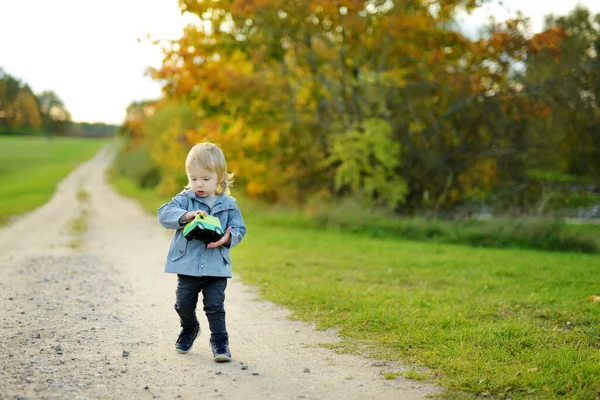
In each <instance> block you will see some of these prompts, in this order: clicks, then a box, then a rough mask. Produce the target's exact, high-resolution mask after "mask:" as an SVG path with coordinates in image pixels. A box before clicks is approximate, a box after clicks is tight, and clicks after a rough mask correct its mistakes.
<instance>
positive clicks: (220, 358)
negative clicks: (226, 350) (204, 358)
mask: <svg viewBox="0 0 600 400" xmlns="http://www.w3.org/2000/svg"><path fill="white" fill-rule="evenodd" d="M214 360H215V361H216V362H228V361H231V357H229V356H228V355H226V354H217V355H216V356H215V358H214Z"/></svg>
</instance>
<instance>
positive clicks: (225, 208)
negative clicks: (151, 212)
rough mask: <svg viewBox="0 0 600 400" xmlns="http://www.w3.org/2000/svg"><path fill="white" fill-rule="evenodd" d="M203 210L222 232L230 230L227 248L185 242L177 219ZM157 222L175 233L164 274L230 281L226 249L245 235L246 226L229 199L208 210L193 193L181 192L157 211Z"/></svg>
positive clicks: (193, 241)
mask: <svg viewBox="0 0 600 400" xmlns="http://www.w3.org/2000/svg"><path fill="white" fill-rule="evenodd" d="M196 210H204V211H206V212H207V213H208V214H209V215H214V216H215V217H218V218H219V220H220V221H221V226H222V227H223V229H224V230H225V229H227V227H231V241H230V243H229V244H227V245H223V246H219V247H215V248H212V249H208V248H206V245H205V244H204V243H203V242H201V241H200V240H189V241H188V240H187V239H186V238H185V237H184V236H183V228H184V226H182V225H180V224H179V219H180V218H181V217H182V216H183V214H185V213H186V212H188V211H196ZM158 220H159V221H160V223H161V224H162V226H164V227H165V228H167V229H176V231H175V233H174V234H173V239H172V240H171V247H170V248H169V253H168V255H167V263H166V265H165V272H168V273H172V274H182V275H190V276H221V277H227V278H231V273H232V271H231V256H230V254H229V249H230V248H231V247H233V246H235V245H237V244H238V243H239V242H240V241H241V240H242V238H243V237H244V235H245V234H246V225H245V224H244V219H243V218H242V214H241V212H240V209H239V207H238V205H237V203H236V201H235V199H234V198H233V197H231V196H227V195H225V194H222V195H220V196H218V197H217V200H216V201H215V204H214V205H213V206H212V208H211V207H209V206H208V204H206V202H205V201H204V199H203V198H202V197H200V196H198V195H197V194H196V193H194V192H193V191H192V190H189V189H187V190H183V191H182V192H181V193H179V194H178V195H176V196H175V197H173V199H172V200H171V201H170V202H169V203H166V204H163V205H162V206H160V208H159V209H158Z"/></svg>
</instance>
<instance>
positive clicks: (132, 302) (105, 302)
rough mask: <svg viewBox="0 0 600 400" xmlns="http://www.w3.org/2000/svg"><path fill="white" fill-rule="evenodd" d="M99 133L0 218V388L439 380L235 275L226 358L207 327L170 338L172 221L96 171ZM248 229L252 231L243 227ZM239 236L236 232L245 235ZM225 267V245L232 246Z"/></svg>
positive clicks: (100, 165)
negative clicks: (343, 339) (348, 338)
mask: <svg viewBox="0 0 600 400" xmlns="http://www.w3.org/2000/svg"><path fill="white" fill-rule="evenodd" d="M112 156H113V152H112V149H111V148H110V147H106V148H104V149H103V150H102V151H101V152H99V153H98V154H97V155H96V157H94V158H93V159H92V160H90V161H89V162H87V163H85V164H83V165H81V166H80V167H79V168H78V169H77V170H76V171H74V172H73V173H72V174H70V175H69V176H68V177H67V178H66V179H65V180H64V181H63V182H61V184H60V185H59V187H58V189H57V192H56V194H55V196H54V197H53V198H52V199H51V201H50V202H49V203H47V204H46V205H44V206H43V207H41V208H39V209H37V210H35V211H34V212H32V213H30V214H27V215H25V216H24V217H22V218H20V219H18V220H16V221H14V222H13V223H12V224H11V225H9V226H7V227H4V228H3V229H0V266H1V267H0V399H2V400H4V399H211V398H222V399H244V400H247V399H250V400H251V399H323V400H329V399H344V400H352V399H378V400H379V399H394V400H401V399H421V398H425V397H427V396H429V395H432V394H436V393H439V388H437V387H435V386H432V385H428V384H425V383H423V382H421V381H411V380H405V379H403V378H402V377H399V378H397V379H394V380H386V379H385V378H384V377H383V376H382V372H392V371H402V370H403V368H402V366H397V365H392V364H386V363H380V362H377V361H373V360H366V359H363V358H361V357H356V356H349V355H339V354H335V353H333V352H331V351H330V350H327V349H324V348H322V347H319V346H318V344H319V343H332V342H335V341H337V340H338V339H337V337H336V335H335V333H334V332H322V331H316V330H314V329H313V327H312V326H310V325H308V324H304V323H301V322H298V321H291V320H289V319H288V318H287V317H288V315H289V313H288V312H287V311H286V310H285V309H283V308H281V307H278V306H276V305H274V304H271V303H268V302H265V301H262V300H260V299H259V298H258V297H257V296H256V294H255V292H254V291H253V289H252V288H250V287H247V286H244V285H242V284H241V283H240V281H239V279H237V277H234V278H233V279H231V280H230V284H229V287H228V289H227V300H226V304H225V305H226V309H227V319H228V321H227V322H228V330H229V332H230V335H231V340H230V345H231V350H232V354H233V357H234V360H233V361H232V362H231V363H226V364H216V363H214V362H213V361H212V354H211V352H210V348H209V346H208V334H207V332H206V331H207V324H206V319H205V317H204V315H203V314H202V313H200V314H199V318H200V323H201V325H202V326H203V328H204V330H205V332H204V333H203V334H202V335H201V336H200V337H199V338H198V339H197V341H196V343H195V345H194V348H193V350H192V351H191V352H190V353H189V354H186V355H181V354H178V353H176V352H175V350H174V342H175V339H176V338H177V335H178V333H179V326H178V319H177V315H176V313H175V312H174V310H173V303H174V297H175V295H174V292H175V277H174V276H172V275H169V274H165V273H164V272H163V265H164V264H163V261H164V257H165V255H166V252H167V249H168V246H169V240H170V234H171V232H169V231H168V230H166V229H164V228H162V227H161V226H160V225H159V223H158V221H157V218H156V217H155V216H148V215H147V214H145V213H144V212H143V211H142V210H141V208H140V207H138V206H137V204H135V203H134V202H133V201H131V200H128V199H125V198H123V197H120V196H118V195H117V194H116V193H115V192H114V191H113V190H112V189H111V188H110V187H109V186H108V185H107V183H106V182H105V179H104V172H105V170H106V168H107V166H108V165H109V163H110V162H111V160H112ZM249 234H252V233H251V232H249ZM242 246H243V243H242ZM232 256H233V258H234V268H235V250H234V251H233V253H232Z"/></svg>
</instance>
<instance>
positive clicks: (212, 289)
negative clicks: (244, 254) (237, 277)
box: [175, 275, 228, 337]
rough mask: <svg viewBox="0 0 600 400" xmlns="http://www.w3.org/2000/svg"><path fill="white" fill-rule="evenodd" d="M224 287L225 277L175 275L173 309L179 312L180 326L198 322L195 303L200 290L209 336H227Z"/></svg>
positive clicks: (225, 285)
mask: <svg viewBox="0 0 600 400" xmlns="http://www.w3.org/2000/svg"><path fill="white" fill-rule="evenodd" d="M226 287H227V278H221V277H212V276H202V277H198V276H187V275H177V292H176V296H177V300H176V301H177V302H176V303H175V311H177V314H179V320H180V322H181V326H182V327H189V326H194V325H197V324H198V319H197V318H196V305H197V304H198V294H199V293H200V292H202V303H203V304H204V313H205V314H206V318H207V319H208V327H209V329H210V332H211V337H228V335H227V327H226V325H225V288H226Z"/></svg>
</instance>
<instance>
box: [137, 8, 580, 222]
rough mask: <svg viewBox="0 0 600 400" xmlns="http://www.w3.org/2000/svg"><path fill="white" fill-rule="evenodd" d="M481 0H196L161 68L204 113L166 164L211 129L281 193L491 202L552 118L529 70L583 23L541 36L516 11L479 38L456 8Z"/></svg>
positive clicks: (168, 90)
mask: <svg viewBox="0 0 600 400" xmlns="http://www.w3.org/2000/svg"><path fill="white" fill-rule="evenodd" d="M479 4H480V2H477V1H460V0H443V1H441V0H440V1H433V0H432V1H417V0H412V1H408V0H407V1H358V0H335V1H318V0H311V1H302V2H299V1H291V0H260V1H259V0H228V1H224V0H221V1H203V2H197V1H192V0H182V1H180V5H181V7H182V10H183V11H185V12H188V13H190V14H193V15H196V16H197V17H198V20H197V23H196V24H192V25H190V26H188V27H187V29H186V30H185V32H184V35H183V37H182V38H181V39H180V40H178V41H176V42H175V43H174V44H173V45H172V46H171V47H170V48H168V49H166V56H165V59H164V62H163V66H162V67H161V68H160V69H158V70H156V71H153V76H154V78H156V79H159V80H161V81H163V82H165V86H164V93H165V104H169V103H172V102H177V103H178V104H185V106H186V107H189V109H190V115H191V118H192V121H195V122H192V126H191V127H190V129H182V130H181V132H180V133H178V136H177V139H178V140H168V141H163V142H162V144H163V146H166V147H167V148H166V149H165V151H164V154H163V155H162V156H159V157H161V158H160V159H159V160H158V161H159V162H161V163H168V162H169V160H167V159H166V158H165V157H166V155H167V154H171V153H169V148H170V147H175V148H177V147H180V146H183V147H184V148H185V147H189V146H190V145H192V144H193V143H195V142H197V141H200V140H204V139H205V138H208V139H210V140H214V141H217V142H219V144H221V145H222V146H223V147H224V149H225V150H226V152H227V153H228V154H229V155H230V159H231V160H232V162H231V167H232V169H234V170H235V171H236V172H238V176H240V177H241V178H242V179H241V182H242V183H244V184H245V189H246V191H247V192H248V193H249V194H251V195H256V196H260V197H262V198H266V199H271V200H281V199H293V200H295V201H298V202H305V201H307V200H308V199H309V197H311V196H318V197H319V198H321V199H327V198H328V197H331V196H343V195H352V196H360V197H363V198H364V199H366V200H369V201H370V202H371V204H376V205H382V206H387V207H391V208H393V209H396V210H406V211H412V210H416V209H430V210H433V211H436V212H439V211H441V210H443V209H449V208H451V207H455V206H457V205H460V204H466V203H468V202H472V201H490V198H491V197H493V194H494V193H495V192H497V191H498V190H499V189H500V188H502V187H504V186H511V187H518V185H519V184H520V183H521V182H522V181H523V179H524V178H525V177H526V171H527V170H528V168H530V167H531V165H532V164H531V163H530V160H528V158H527V157H526V156H525V155H526V154H527V152H528V151H529V150H530V149H531V147H530V146H532V145H533V143H534V142H535V140H533V139H532V137H531V129H530V126H531V123H532V121H533V120H535V119H536V118H543V117H544V115H545V114H546V108H545V105H544V103H543V101H540V99H539V98H536V97H535V96H533V94H532V93H533V92H534V91H535V90H534V89H535V86H531V85H529V86H527V85H525V84H524V83H523V82H519V81H518V79H516V71H517V70H518V66H519V65H523V64H525V63H526V62H527V61H528V60H529V59H530V58H531V57H533V56H535V55H537V54H541V53H544V54H547V55H548V57H552V59H553V60H560V59H561V57H562V50H561V43H562V41H563V40H564V39H565V37H566V35H567V34H568V33H566V31H565V30H564V29H563V28H561V27H552V28H549V29H548V30H546V31H545V32H542V33H540V34H537V35H534V36H532V37H529V36H527V35H526V34H525V30H524V29H523V27H524V25H523V24H524V23H525V21H523V20H522V19H514V20H509V21H505V22H503V23H500V24H495V25H493V26H491V27H490V29H489V31H488V33H487V35H485V36H484V37H483V38H481V39H478V40H470V39H468V38H466V37H464V36H463V35H462V34H460V33H459V32H457V31H455V30H453V28H452V18H453V15H454V13H455V12H456V10H458V9H459V8H461V7H466V8H468V9H472V8H475V7H477V6H478V5H479ZM553 62H558V61H553ZM156 134H157V135H158V133H156ZM149 140H151V139H150V138H149ZM244 176H246V177H252V179H251V180H250V179H249V180H247V181H244V179H243V178H244Z"/></svg>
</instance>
